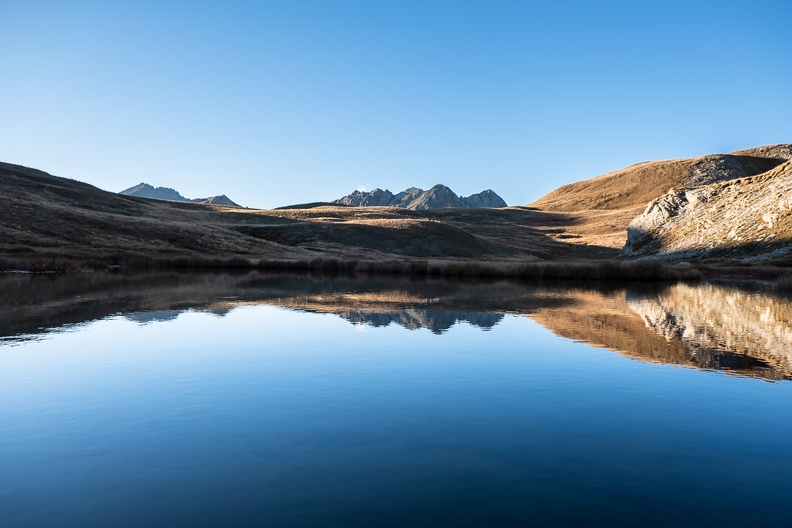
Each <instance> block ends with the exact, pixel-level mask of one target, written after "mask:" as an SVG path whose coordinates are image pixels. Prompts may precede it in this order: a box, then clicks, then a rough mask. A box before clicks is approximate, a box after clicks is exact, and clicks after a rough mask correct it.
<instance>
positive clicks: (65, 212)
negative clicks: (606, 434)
mask: <svg viewBox="0 0 792 528" xmlns="http://www.w3.org/2000/svg"><path fill="white" fill-rule="evenodd" d="M0 206H2V210H3V215H2V216H0V229H2V230H3V233H4V236H3V238H2V240H0V256H2V257H4V258H5V259H6V260H8V261H9V262H10V263H9V264H7V266H8V265H10V266H13V265H14V264H13V261H14V259H16V261H19V262H23V264H22V265H23V266H24V258H33V257H37V256H40V257H52V258H62V259H94V260H98V261H104V262H106V263H112V262H116V261H119V260H120V261H123V260H124V259H129V258H142V257H151V258H166V259H167V258H170V259H172V258H177V257H189V258H198V259H200V258H208V257H217V258H221V257H222V258H228V257H242V258H245V259H276V260H284V261H292V260H310V259H316V258H322V257H332V258H343V259H373V260H383V259H401V258H403V257H414V258H424V259H426V258H428V259H476V260H493V259H497V260H506V261H514V262H526V261H535V260H539V259H572V260H574V259H581V258H584V259H590V258H605V257H610V256H614V255H615V254H616V251H615V248H600V247H597V246H591V245H577V244H574V243H569V241H568V240H565V239H564V238H563V237H562V236H559V235H561V234H563V233H564V232H565V229H566V228H565V225H566V224H567V223H568V222H569V218H567V215H555V214H546V213H542V212H538V211H533V210H529V209H525V208H506V209H440V210H430V211H412V210H407V209H397V208H381V207H375V208H366V207H355V208H350V207H344V206H325V207H311V208H308V209H280V210H273V211H268V210H250V209H237V208H227V207H222V206H216V205H208V204H195V203H186V202H175V201H162V200H154V199H146V198H138V197H132V196H124V195H119V194H115V193H109V192H105V191H102V190H100V189H97V188H96V187H93V186H91V185H87V184H85V183H81V182H78V181H75V180H69V179H65V178H59V177H55V176H51V175H49V174H46V173H44V172H41V171H38V170H34V169H29V168H25V167H20V166H17V165H11V164H0ZM122 263H123V262H122Z"/></svg>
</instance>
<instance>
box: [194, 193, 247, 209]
mask: <svg viewBox="0 0 792 528" xmlns="http://www.w3.org/2000/svg"><path fill="white" fill-rule="evenodd" d="M190 201H191V202H194V203H203V204H209V205H225V206H227V207H239V204H236V203H234V202H232V201H231V200H230V199H229V198H228V196H226V195H225V194H221V195H220V196H212V197H210V198H195V199H194V200H190Z"/></svg>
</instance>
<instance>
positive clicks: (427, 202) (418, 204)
mask: <svg viewBox="0 0 792 528" xmlns="http://www.w3.org/2000/svg"><path fill="white" fill-rule="evenodd" d="M333 203H336V204H340V205H349V206H353V207H361V206H368V207H371V206H387V207H401V208H403V209H411V210H413V211H425V210H427V209H444V208H480V207H486V208H497V207H507V205H506V202H505V201H504V200H503V198H501V197H500V196H498V195H497V194H496V193H495V192H494V191H492V190H491V189H487V190H486V191H482V192H480V193H478V194H473V195H470V196H467V197H465V196H457V194H456V193H455V192H454V191H452V190H451V189H449V188H448V187H446V186H445V185H435V186H434V187H432V188H431V189H429V190H428V191H424V190H423V189H419V188H417V187H410V188H409V189H407V190H404V191H402V192H400V193H398V194H393V193H392V192H390V191H388V190H387V189H386V190H384V191H383V190H382V189H374V190H373V191H354V192H353V193H352V194H349V195H347V196H344V197H343V198H339V199H338V200H335V201H334V202H333Z"/></svg>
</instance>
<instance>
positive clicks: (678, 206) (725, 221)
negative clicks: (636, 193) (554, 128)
mask: <svg viewBox="0 0 792 528" xmlns="http://www.w3.org/2000/svg"><path fill="white" fill-rule="evenodd" d="M622 253H623V254H624V255H627V256H644V255H654V256H662V257H675V258H701V257H713V256H718V257H730V258H742V259H761V258H774V257H780V256H783V255H786V254H790V253H792V161H787V162H784V163H783V164H782V165H780V166H778V167H777V168H775V169H773V170H771V171H768V172H766V173H764V174H760V175H758V176H753V177H750V178H739V179H733V180H728V181H721V182H717V183H711V184H709V185H701V186H699V187H695V188H692V189H671V190H670V191H668V192H667V193H666V194H664V195H663V196H660V197H659V198H657V199H656V200H653V201H652V202H650V203H649V205H648V206H647V207H646V209H645V210H644V212H643V213H642V214H641V215H639V216H638V217H637V218H635V219H634V220H633V221H632V222H631V223H630V225H629V226H628V228H627V242H626V244H625V246H624V249H623V250H622Z"/></svg>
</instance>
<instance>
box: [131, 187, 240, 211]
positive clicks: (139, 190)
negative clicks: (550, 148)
mask: <svg viewBox="0 0 792 528" xmlns="http://www.w3.org/2000/svg"><path fill="white" fill-rule="evenodd" d="M118 194H126V195H129V196H139V197H141V198H153V199H155V200H172V201H176V202H193V203H202V204H211V205H225V206H228V207H240V206H239V204H236V203H234V202H232V201H231V200H230V199H229V198H228V196H226V195H225V194H221V195H219V196H210V197H209V198H193V199H190V198H185V197H184V196H182V195H181V194H179V193H178V192H176V191H175V190H173V189H171V188H170V187H154V186H152V185H149V184H148V183H139V184H137V185H135V186H134V187H130V188H129V189H124V190H123V191H121V192H120V193H118Z"/></svg>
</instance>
